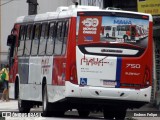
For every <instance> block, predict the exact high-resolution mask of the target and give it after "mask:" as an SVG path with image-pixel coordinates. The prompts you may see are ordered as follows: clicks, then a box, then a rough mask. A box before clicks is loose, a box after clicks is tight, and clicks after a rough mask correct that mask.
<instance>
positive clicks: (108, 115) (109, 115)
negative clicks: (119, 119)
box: [103, 108, 114, 120]
mask: <svg viewBox="0 0 160 120" xmlns="http://www.w3.org/2000/svg"><path fill="white" fill-rule="evenodd" d="M103 116H104V118H105V119H109V120H111V119H113V118H114V111H112V110H111V109H109V108H104V109H103Z"/></svg>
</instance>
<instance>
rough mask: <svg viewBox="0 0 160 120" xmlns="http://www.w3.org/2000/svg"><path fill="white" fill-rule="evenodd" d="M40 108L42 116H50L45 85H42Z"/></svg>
mask: <svg viewBox="0 0 160 120" xmlns="http://www.w3.org/2000/svg"><path fill="white" fill-rule="evenodd" d="M42 109H43V111H42V112H43V116H50V115H51V114H50V112H51V111H50V106H49V102H48V95H47V85H45V86H44V88H43V91H42Z"/></svg>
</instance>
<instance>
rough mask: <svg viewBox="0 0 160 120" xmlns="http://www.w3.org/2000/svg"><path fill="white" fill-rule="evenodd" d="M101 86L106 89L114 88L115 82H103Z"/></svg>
mask: <svg viewBox="0 0 160 120" xmlns="http://www.w3.org/2000/svg"><path fill="white" fill-rule="evenodd" d="M103 85H104V86H106V87H115V86H116V85H117V83H116V82H115V81H107V80H103Z"/></svg>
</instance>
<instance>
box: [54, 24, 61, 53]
mask: <svg viewBox="0 0 160 120" xmlns="http://www.w3.org/2000/svg"><path fill="white" fill-rule="evenodd" d="M62 41H63V38H62V22H58V24H57V36H56V40H55V51H54V53H55V54H56V55H60V54H61V52H62Z"/></svg>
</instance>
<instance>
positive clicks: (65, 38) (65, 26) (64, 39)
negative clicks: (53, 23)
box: [62, 21, 68, 54]
mask: <svg viewBox="0 0 160 120" xmlns="http://www.w3.org/2000/svg"><path fill="white" fill-rule="evenodd" d="M63 30H64V38H63V48H62V49H63V50H62V54H65V52H66V44H67V37H68V21H67V22H65V23H64V27H63Z"/></svg>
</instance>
